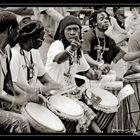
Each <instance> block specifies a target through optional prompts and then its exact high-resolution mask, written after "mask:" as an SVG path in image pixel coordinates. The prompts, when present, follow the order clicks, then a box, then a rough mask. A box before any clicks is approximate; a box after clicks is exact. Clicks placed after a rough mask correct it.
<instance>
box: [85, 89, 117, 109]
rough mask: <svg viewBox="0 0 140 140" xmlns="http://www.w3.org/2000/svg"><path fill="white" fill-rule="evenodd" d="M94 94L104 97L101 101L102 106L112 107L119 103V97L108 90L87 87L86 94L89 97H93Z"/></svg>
mask: <svg viewBox="0 0 140 140" xmlns="http://www.w3.org/2000/svg"><path fill="white" fill-rule="evenodd" d="M92 94H94V95H95V96H99V97H100V98H101V99H102V100H101V102H100V103H99V106H100V107H105V108H111V107H114V106H117V105H118V104H119V102H118V99H117V98H116V97H115V96H114V95H113V94H112V93H111V92H109V91H107V90H104V89H101V88H94V89H87V91H86V96H87V97H88V98H89V99H91V97H92Z"/></svg>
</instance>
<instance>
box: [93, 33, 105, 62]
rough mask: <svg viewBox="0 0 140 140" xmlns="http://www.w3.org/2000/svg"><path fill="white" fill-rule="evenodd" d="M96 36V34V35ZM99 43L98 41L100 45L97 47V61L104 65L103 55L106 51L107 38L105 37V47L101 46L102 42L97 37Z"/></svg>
mask: <svg viewBox="0 0 140 140" xmlns="http://www.w3.org/2000/svg"><path fill="white" fill-rule="evenodd" d="M95 35H96V34H95ZM96 38H97V41H98V45H97V48H96V49H97V61H98V62H101V63H104V60H103V54H104V52H105V50H106V40H105V36H104V37H103V46H102V45H101V41H100V39H99V37H98V36H97V35H96Z"/></svg>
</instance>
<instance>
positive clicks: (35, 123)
mask: <svg viewBox="0 0 140 140" xmlns="http://www.w3.org/2000/svg"><path fill="white" fill-rule="evenodd" d="M22 114H23V115H24V116H25V117H26V118H27V120H28V121H29V123H30V126H31V131H33V133H64V132H65V130H66V129H65V126H64V124H63V122H62V121H61V120H60V119H59V117H58V116H56V115H55V114H54V113H53V112H51V111H50V110H49V109H47V108H46V107H45V106H42V105H40V104H37V103H33V102H29V103H27V104H26V105H25V106H24V107H23V108H22Z"/></svg>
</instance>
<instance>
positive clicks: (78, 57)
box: [46, 15, 101, 133]
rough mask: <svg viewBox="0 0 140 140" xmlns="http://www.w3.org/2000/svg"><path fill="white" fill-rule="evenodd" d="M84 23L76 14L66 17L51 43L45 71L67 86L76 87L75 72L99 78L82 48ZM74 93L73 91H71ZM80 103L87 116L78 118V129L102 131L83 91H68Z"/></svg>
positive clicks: (78, 130) (66, 88) (91, 77)
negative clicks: (83, 96)
mask: <svg viewBox="0 0 140 140" xmlns="http://www.w3.org/2000/svg"><path fill="white" fill-rule="evenodd" d="M81 28H82V27H81V23H80V21H79V19H77V18H76V17H74V16H72V15H69V16H66V17H64V18H63V19H62V20H61V21H60V24H59V26H58V28H57V31H56V34H55V37H54V38H55V41H54V42H53V43H52V44H51V46H50V48H49V50H48V55H47V62H46V71H47V73H48V74H49V75H50V76H51V78H52V79H54V80H55V81H56V82H58V83H61V84H63V85H64V87H65V89H64V90H71V89H73V91H74V89H75V91H77V90H76V88H77V87H76V83H75V79H74V77H75V75H76V72H79V71H86V72H85V75H86V76H87V77H88V78H90V79H96V77H97V75H96V74H95V73H94V71H93V70H92V69H90V66H89V65H88V63H87V62H86V60H85V58H84V56H83V52H82V50H81V43H82V40H81ZM72 93H73V94H72ZM66 96H68V97H70V98H72V99H75V100H76V101H77V102H78V103H80V104H81V106H82V107H83V110H84V117H83V118H82V119H80V120H79V124H78V126H77V131H76V132H79V133H80V132H81V133H86V132H87V130H92V132H94V133H100V132H101V131H100V129H99V127H98V126H97V124H96V123H95V121H94V118H95V116H96V115H95V113H94V112H93V111H92V110H91V109H90V108H89V107H88V106H86V104H84V102H82V101H80V100H82V93H81V94H80V93H78V92H77V94H76V92H75V93H74V92H68V94H67V95H66Z"/></svg>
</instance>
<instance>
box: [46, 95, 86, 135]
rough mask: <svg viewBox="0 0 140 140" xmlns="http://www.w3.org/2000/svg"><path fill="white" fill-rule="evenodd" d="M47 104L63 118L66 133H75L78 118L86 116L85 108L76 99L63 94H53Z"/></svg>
mask: <svg viewBox="0 0 140 140" xmlns="http://www.w3.org/2000/svg"><path fill="white" fill-rule="evenodd" d="M47 106H48V108H49V109H50V110H51V111H52V112H53V113H55V114H56V115H57V116H59V117H60V118H61V120H62V122H63V124H64V125H65V128H66V133H75V130H76V126H77V124H78V120H79V119H81V118H82V117H83V116H84V111H83V108H82V107H81V106H80V105H79V104H78V103H77V102H76V101H74V100H72V99H71V98H69V97H66V96H63V95H52V96H50V97H48V98H47Z"/></svg>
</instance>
